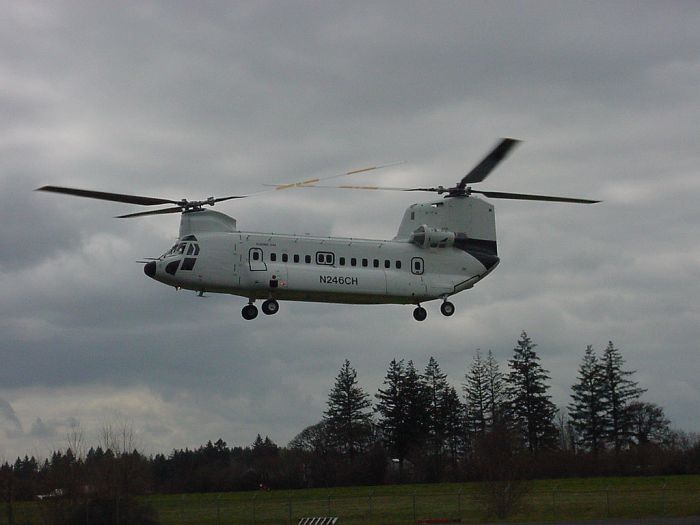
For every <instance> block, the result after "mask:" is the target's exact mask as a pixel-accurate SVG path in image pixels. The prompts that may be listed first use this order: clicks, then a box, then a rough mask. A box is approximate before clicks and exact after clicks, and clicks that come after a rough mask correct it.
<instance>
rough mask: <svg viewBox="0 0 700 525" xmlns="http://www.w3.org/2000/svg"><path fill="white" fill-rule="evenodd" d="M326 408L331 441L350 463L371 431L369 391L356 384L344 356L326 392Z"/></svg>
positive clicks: (354, 375)
mask: <svg viewBox="0 0 700 525" xmlns="http://www.w3.org/2000/svg"><path fill="white" fill-rule="evenodd" d="M327 405H328V408H327V409H326V411H325V412H324V415H323V420H324V422H325V423H326V426H327V430H328V436H329V439H330V441H331V443H332V444H333V445H334V446H335V447H336V448H337V449H338V450H339V451H340V452H341V453H343V454H345V455H347V457H348V458H349V459H350V462H351V463H352V462H353V461H354V459H355V455H356V453H357V452H360V451H362V450H363V448H364V446H365V445H366V444H367V440H368V438H369V436H370V434H371V424H370V414H369V413H368V412H367V409H368V408H369V407H370V402H369V395H368V394H367V393H366V392H365V391H364V390H363V389H362V388H361V387H359V386H358V385H357V371H356V370H355V369H354V368H353V367H352V366H350V361H348V360H347V359H346V360H345V363H343V366H342V367H341V368H340V372H339V373H338V376H337V377H336V379H335V385H334V386H333V388H332V389H331V391H330V393H329V394H328V402H327Z"/></svg>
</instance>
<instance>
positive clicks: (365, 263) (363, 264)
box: [362, 259, 369, 267]
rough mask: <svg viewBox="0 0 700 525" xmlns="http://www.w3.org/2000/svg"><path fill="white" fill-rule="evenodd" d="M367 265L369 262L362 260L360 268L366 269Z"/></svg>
mask: <svg viewBox="0 0 700 525" xmlns="http://www.w3.org/2000/svg"><path fill="white" fill-rule="evenodd" d="M367 264H369V261H368V260H367V259H362V266H364V267H367Z"/></svg>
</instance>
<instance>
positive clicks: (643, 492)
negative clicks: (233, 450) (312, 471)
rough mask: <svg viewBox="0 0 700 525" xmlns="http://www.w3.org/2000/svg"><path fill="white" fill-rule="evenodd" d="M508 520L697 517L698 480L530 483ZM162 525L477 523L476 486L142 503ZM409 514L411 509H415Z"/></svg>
mask: <svg viewBox="0 0 700 525" xmlns="http://www.w3.org/2000/svg"><path fill="white" fill-rule="evenodd" d="M524 499H525V501H524V506H523V508H522V509H521V510H520V511H519V512H518V513H516V514H514V515H513V516H512V517H511V518H509V520H512V521H552V520H566V519H597V518H605V517H624V518H641V517H658V516H690V515H700V476H668V477H650V478H641V477H640V478H585V479H583V478H576V479H561V480H537V481H534V482H532V484H531V488H530V491H529V493H528V495H527V496H526V497H525V498H524ZM147 500H148V501H149V502H150V503H152V504H153V505H154V506H155V507H156V508H157V509H158V511H159V515H160V518H161V520H162V523H163V524H164V525H180V524H183V525H184V524H188V523H201V524H209V525H283V524H288V523H290V522H291V523H292V524H296V523H297V521H298V520H299V518H300V517H302V516H327V515H330V516H338V517H339V518H340V520H339V525H355V524H357V525H360V524H363V525H365V524H366V525H402V524H410V523H414V516H415V518H416V519H419V520H420V519H425V518H452V519H458V518H459V519H461V521H462V522H465V523H469V522H476V521H482V520H483V518H484V514H483V506H482V504H481V502H480V501H479V497H478V492H477V484H475V483H442V484H433V485H384V486H375V487H344V488H334V489H309V490H293V491H272V492H239V493H225V494H192V495H184V496H182V495H176V496H152V497H149V498H147ZM414 509H415V510H414Z"/></svg>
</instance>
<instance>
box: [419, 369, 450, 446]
mask: <svg viewBox="0 0 700 525" xmlns="http://www.w3.org/2000/svg"><path fill="white" fill-rule="evenodd" d="M423 381H424V383H425V391H426V396H427V423H428V427H427V430H428V440H429V442H430V446H431V449H432V452H433V454H434V455H435V456H437V455H439V454H440V453H441V452H442V449H443V446H444V444H445V419H446V417H447V407H446V406H445V398H446V396H447V391H448V389H449V384H448V383H447V375H446V374H443V373H442V370H440V365H439V364H438V362H437V360H436V359H435V358H434V357H432V356H431V357H430V359H429V360H428V365H427V366H426V367H425V372H424V373H423Z"/></svg>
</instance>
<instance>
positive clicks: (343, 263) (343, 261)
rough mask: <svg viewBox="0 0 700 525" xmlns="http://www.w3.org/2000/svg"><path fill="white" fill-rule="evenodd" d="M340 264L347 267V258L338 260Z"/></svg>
mask: <svg viewBox="0 0 700 525" xmlns="http://www.w3.org/2000/svg"><path fill="white" fill-rule="evenodd" d="M338 262H339V263H340V266H345V257H341V258H340V259H338Z"/></svg>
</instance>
